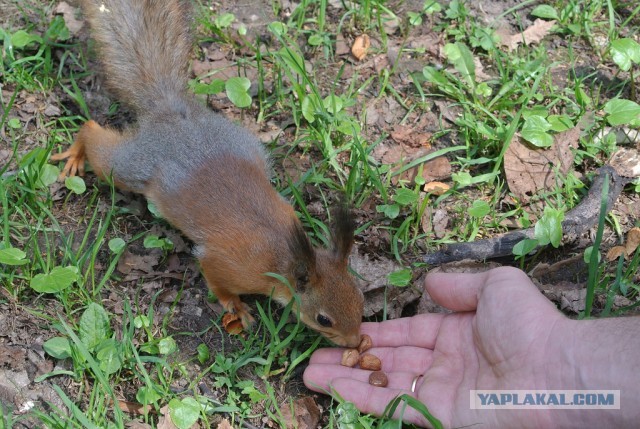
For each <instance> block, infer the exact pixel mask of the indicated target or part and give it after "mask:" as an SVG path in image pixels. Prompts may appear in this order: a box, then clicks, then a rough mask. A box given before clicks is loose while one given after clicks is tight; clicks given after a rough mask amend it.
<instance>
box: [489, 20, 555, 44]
mask: <svg viewBox="0 0 640 429" xmlns="http://www.w3.org/2000/svg"><path fill="white" fill-rule="evenodd" d="M555 23H556V22H555V21H545V20H544V19H539V18H538V19H536V20H535V21H534V22H533V24H532V25H531V26H530V27H529V28H527V29H526V30H524V31H523V32H522V33H518V34H509V33H508V32H506V31H504V30H497V31H496V34H497V35H498V37H499V38H500V44H501V45H502V46H505V47H506V48H507V50H509V51H513V50H514V49H516V48H517V47H518V45H519V44H521V43H524V44H525V45H530V44H532V43H538V42H539V41H541V40H542V39H544V37H545V36H546V35H547V34H549V31H550V30H551V28H552V27H553V25H554V24H555Z"/></svg>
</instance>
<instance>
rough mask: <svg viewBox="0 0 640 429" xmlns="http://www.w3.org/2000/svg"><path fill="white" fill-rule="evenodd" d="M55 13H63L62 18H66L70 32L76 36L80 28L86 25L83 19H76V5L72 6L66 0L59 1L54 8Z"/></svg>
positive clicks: (65, 23) (65, 21) (65, 22)
mask: <svg viewBox="0 0 640 429" xmlns="http://www.w3.org/2000/svg"><path fill="white" fill-rule="evenodd" d="M54 13H56V14H58V15H62V19H64V25H66V26H67V29H69V32H70V33H71V34H73V35H74V36H75V35H76V34H78V32H79V31H80V29H81V28H82V26H83V25H84V22H83V21H78V20H77V19H76V9H75V8H74V7H71V6H70V5H69V4H68V3H67V2H65V1H62V2H60V3H58V5H57V6H56V8H55V10H54Z"/></svg>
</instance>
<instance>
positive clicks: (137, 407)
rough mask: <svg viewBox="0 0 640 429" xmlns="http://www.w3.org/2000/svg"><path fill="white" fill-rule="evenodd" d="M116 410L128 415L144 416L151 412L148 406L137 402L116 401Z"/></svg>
mask: <svg viewBox="0 0 640 429" xmlns="http://www.w3.org/2000/svg"><path fill="white" fill-rule="evenodd" d="M118 408H120V409H121V410H122V411H124V412H126V413H129V414H136V415H138V416H141V415H145V414H147V413H148V412H149V411H150V410H151V406H150V405H142V404H140V403H138V402H130V401H118Z"/></svg>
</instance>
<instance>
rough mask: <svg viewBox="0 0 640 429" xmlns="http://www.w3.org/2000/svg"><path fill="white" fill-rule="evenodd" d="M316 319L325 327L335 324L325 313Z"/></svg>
mask: <svg viewBox="0 0 640 429" xmlns="http://www.w3.org/2000/svg"><path fill="white" fill-rule="evenodd" d="M316 320H317V321H318V323H319V324H320V326H324V327H325V328H330V327H332V326H333V322H332V321H331V319H329V318H328V317H327V316H325V315H324V314H318V315H317V316H316Z"/></svg>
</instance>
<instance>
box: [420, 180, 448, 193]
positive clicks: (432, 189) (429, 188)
mask: <svg viewBox="0 0 640 429" xmlns="http://www.w3.org/2000/svg"><path fill="white" fill-rule="evenodd" d="M449 188H450V186H449V185H447V184H446V183H442V182H429V183H425V184H424V187H423V188H422V190H423V191H425V192H427V193H429V194H433V195H438V196H440V195H442V194H444V193H445V192H447V191H448V190H449Z"/></svg>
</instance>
